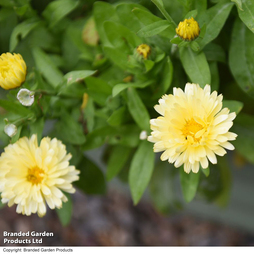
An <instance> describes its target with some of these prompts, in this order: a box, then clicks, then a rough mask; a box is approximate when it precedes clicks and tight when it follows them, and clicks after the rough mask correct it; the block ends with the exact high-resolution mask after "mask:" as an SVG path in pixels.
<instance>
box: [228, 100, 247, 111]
mask: <svg viewBox="0 0 254 254" xmlns="http://www.w3.org/2000/svg"><path fill="white" fill-rule="evenodd" d="M223 107H224V108H228V109H229V110H230V112H235V113H236V114H239V113H240V111H241V110H242V108H243V103H242V102H241V101H232V100H230V101H229V100H223Z"/></svg>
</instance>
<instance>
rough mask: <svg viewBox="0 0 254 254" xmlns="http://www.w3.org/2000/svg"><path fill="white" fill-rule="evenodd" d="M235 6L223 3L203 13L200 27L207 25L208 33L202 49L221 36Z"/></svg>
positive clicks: (201, 44) (201, 45) (202, 42)
mask: <svg viewBox="0 0 254 254" xmlns="http://www.w3.org/2000/svg"><path fill="white" fill-rule="evenodd" d="M233 6H234V4H233V3H228V2H226V3H225V2H224V1H223V2H219V3H218V4H216V5H215V6H213V7H211V8H209V9H208V10H206V11H205V12H204V13H203V15H202V16H201V17H200V20H199V24H200V27H202V26H203V25H204V24H206V33H205V36H204V38H203V40H202V41H201V42H200V47H201V48H203V47H204V46H205V45H206V44H208V43H209V42H210V41H212V40H214V39H215V38H216V37H217V36H218V35H219V33H220V31H221V29H222V27H223V26H224V24H225V22H226V20H227V18H228V15H229V13H230V11H231V9H232V7H233Z"/></svg>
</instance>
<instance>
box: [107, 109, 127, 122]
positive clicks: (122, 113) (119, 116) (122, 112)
mask: <svg viewBox="0 0 254 254" xmlns="http://www.w3.org/2000/svg"><path fill="white" fill-rule="evenodd" d="M127 113H128V111H127V108H126V107H125V106H124V107H121V108H119V109H117V110H115V111H114V112H113V113H112V115H111V116H110V117H109V118H108V120H107V122H108V124H109V125H111V126H120V125H121V124H122V123H123V122H124V120H125V119H126V114H127Z"/></svg>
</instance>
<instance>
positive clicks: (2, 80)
mask: <svg viewBox="0 0 254 254" xmlns="http://www.w3.org/2000/svg"><path fill="white" fill-rule="evenodd" d="M26 71H27V67H26V63H25V61H24V60H23V58H22V56H21V55H20V54H15V53H14V54H11V53H3V54H2V55H1V56H0V86H1V87H2V88H3V89H5V90H9V89H13V88H16V87H19V86H21V84H22V83H23V82H24V81H25V79H26Z"/></svg>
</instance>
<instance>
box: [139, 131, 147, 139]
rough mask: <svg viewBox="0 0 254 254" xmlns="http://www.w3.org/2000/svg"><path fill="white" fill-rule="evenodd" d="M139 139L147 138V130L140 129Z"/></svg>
mask: <svg viewBox="0 0 254 254" xmlns="http://www.w3.org/2000/svg"><path fill="white" fill-rule="evenodd" d="M139 139H140V140H145V139H147V132H146V131H141V132H140V135H139Z"/></svg>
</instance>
